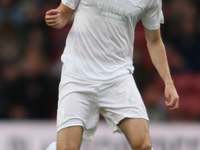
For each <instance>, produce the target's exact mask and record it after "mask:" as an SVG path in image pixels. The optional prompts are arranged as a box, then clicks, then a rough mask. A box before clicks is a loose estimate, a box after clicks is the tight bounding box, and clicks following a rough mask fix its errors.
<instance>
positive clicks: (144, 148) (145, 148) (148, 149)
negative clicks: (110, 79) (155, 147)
mask: <svg viewBox="0 0 200 150" xmlns="http://www.w3.org/2000/svg"><path fill="white" fill-rule="evenodd" d="M151 149H152V145H151V143H149V142H146V143H144V144H143V145H142V149H141V150H151Z"/></svg>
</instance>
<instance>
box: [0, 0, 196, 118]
mask: <svg viewBox="0 0 200 150" xmlns="http://www.w3.org/2000/svg"><path fill="white" fill-rule="evenodd" d="M59 4H60V1H58V0H28V1H27V0H1V1H0V119H54V118H55V117H56V109H57V99H58V96H57V95H58V84H59V80H60V70H61V67H62V63H61V61H60V55H61V54H62V52H63V48H64V46H65V39H66V36H67V34H68V32H69V30H70V27H71V25H72V20H71V21H70V22H69V23H68V24H67V25H66V27H64V28H63V29H61V30H55V29H52V28H50V27H48V26H47V25H46V24H45V20H44V15H45V12H46V11H48V10H49V9H52V8H56V7H57V6H58V5H59ZM163 12H164V16H165V24H164V25H162V26H161V30H162V37H163V41H164V43H165V46H166V51H167V56H168V60H169V65H170V69H171V73H172V77H173V79H174V83H175V85H176V87H177V90H178V93H179V96H180V108H179V109H178V110H176V111H169V110H168V109H167V108H166V107H165V105H164V101H165V100H166V99H165V97H164V93H163V91H164V83H163V81H162V80H161V78H160V77H159V75H158V73H157V72H156V70H155V68H154V66H153V65H152V63H151V60H150V57H149V54H148V50H147V47H146V41H145V37H144V29H143V26H142V24H141V22H139V24H138V25H137V27H136V40H135V43H134V45H135V50H134V58H133V59H134V66H135V73H134V77H135V80H136V83H137V85H138V88H139V90H140V91H141V95H142V97H143V99H144V102H145V104H146V107H147V111H148V114H149V118H150V119H151V120H152V121H173V120H178V121H200V109H199V108H200V1H199V0H163Z"/></svg>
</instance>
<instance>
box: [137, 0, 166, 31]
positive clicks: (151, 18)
mask: <svg viewBox="0 0 200 150" xmlns="http://www.w3.org/2000/svg"><path fill="white" fill-rule="evenodd" d="M141 20H142V24H143V25H144V26H145V27H146V28H147V29H149V30H156V29H159V28H160V24H161V23H162V24H163V23H164V16H163V13H162V2H161V0H154V1H153V2H152V3H151V4H150V7H148V8H147V10H146V11H145V12H144V14H143V16H142V18H141Z"/></svg>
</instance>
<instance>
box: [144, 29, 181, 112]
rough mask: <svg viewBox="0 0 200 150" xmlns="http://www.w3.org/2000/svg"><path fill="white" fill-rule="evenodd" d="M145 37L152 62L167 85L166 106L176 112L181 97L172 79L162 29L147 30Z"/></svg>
mask: <svg viewBox="0 0 200 150" xmlns="http://www.w3.org/2000/svg"><path fill="white" fill-rule="evenodd" d="M145 37H146V41H147V47H148V50H149V54H150V57H151V60H152V62H153V64H154V66H155V68H156V69H157V71H158V73H159V74H160V76H161V78H162V79H163V81H164V83H165V97H166V98H167V100H168V101H166V102H165V104H166V106H168V107H169V108H170V109H171V110H175V109H177V108H178V106H179V96H178V94H177V91H176V88H175V86H174V83H173V80H172V78H171V74H170V70H169V65H168V61H167V56H166V51H165V46H164V44H163V41H162V38H161V34H160V29H157V30H149V29H147V28H145Z"/></svg>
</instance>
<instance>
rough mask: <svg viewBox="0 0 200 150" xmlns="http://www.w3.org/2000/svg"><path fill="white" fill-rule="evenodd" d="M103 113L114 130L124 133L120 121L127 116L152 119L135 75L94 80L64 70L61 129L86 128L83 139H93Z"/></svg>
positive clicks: (59, 109)
mask: <svg viewBox="0 0 200 150" xmlns="http://www.w3.org/2000/svg"><path fill="white" fill-rule="evenodd" d="M99 114H102V116H103V117H104V118H105V120H106V121H107V123H108V125H109V126H110V128H111V129H112V131H113V132H119V133H121V131H120V129H119V127H118V126H117V125H118V123H119V122H120V121H121V120H122V119H123V118H144V119H146V120H149V119H148V116H147V112H146V108H145V106H144V103H143V100H142V98H141V96H140V93H139V92H138V89H137V87H136V84H135V81H134V79H133V76H132V75H131V74H130V75H127V76H125V77H119V78H117V79H116V80H114V81H111V82H101V83H99V82H94V81H93V82H91V81H83V80H79V79H75V78H72V77H69V76H67V75H65V74H63V73H62V76H61V82H60V85H59V101H58V112H57V131H60V130H61V129H63V128H66V127H70V126H82V127H83V142H91V141H92V136H93V135H94V133H95V131H96V129H97V126H98V122H99Z"/></svg>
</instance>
